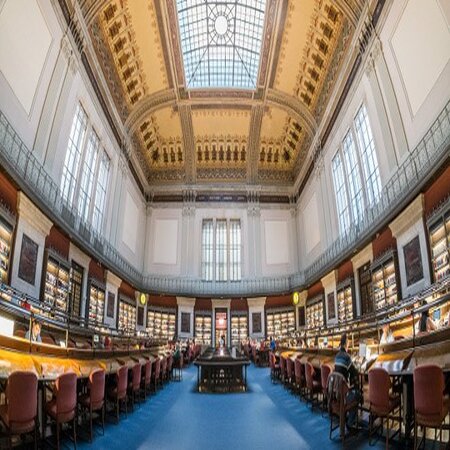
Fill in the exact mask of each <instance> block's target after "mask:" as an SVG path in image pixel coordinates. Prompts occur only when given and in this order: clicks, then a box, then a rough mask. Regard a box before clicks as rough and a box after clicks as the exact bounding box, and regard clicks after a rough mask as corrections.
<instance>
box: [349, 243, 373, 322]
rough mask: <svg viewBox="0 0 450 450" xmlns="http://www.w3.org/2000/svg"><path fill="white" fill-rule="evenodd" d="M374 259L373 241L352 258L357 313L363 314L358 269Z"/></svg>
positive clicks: (358, 314)
mask: <svg viewBox="0 0 450 450" xmlns="http://www.w3.org/2000/svg"><path fill="white" fill-rule="evenodd" d="M372 261H373V249H372V243H370V244H368V245H367V246H366V247H364V248H363V249H362V250H361V251H360V252H359V253H357V254H356V255H355V256H354V257H353V258H352V264H353V276H354V278H355V297H356V298H355V304H356V315H357V316H360V315H361V289H360V286H359V278H358V269H359V268H360V267H362V266H363V265H364V264H366V263H367V262H372Z"/></svg>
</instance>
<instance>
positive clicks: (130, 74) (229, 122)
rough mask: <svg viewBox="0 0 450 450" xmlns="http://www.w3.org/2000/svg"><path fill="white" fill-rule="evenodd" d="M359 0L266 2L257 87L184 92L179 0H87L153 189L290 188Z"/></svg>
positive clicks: (104, 62) (103, 59) (91, 24)
mask: <svg viewBox="0 0 450 450" xmlns="http://www.w3.org/2000/svg"><path fill="white" fill-rule="evenodd" d="M362 4H363V2H362V0H339V1H331V0H266V18H265V24H264V34H263V40H262V46H261V61H260V66H259V75H258V81H257V86H256V89H254V90H235V89H205V90H189V89H187V88H186V86H185V79H184V71H183V64H182V62H183V61H182V55H181V44H180V35H179V28H178V21H177V13H176V11H177V8H176V0H84V1H83V0H80V5H81V10H82V12H83V15H84V20H85V22H86V25H87V27H88V29H89V33H90V37H91V39H92V42H93V44H94V45H93V47H94V49H95V51H96V54H97V57H98V59H99V62H100V66H101V68H102V70H103V75H104V77H105V79H106V81H107V83H108V88H109V90H110V93H111V98H112V99H113V101H114V104H115V105H116V107H117V109H118V111H119V115H120V118H121V120H122V122H123V124H124V126H125V129H126V130H127V132H128V133H129V141H130V142H132V143H133V145H132V147H133V148H132V151H133V152H135V155H136V160H137V161H138V162H139V164H141V169H142V171H143V173H144V174H145V176H146V178H147V181H148V183H149V186H158V185H164V184H167V183H170V184H173V183H174V182H175V183H179V184H180V185H183V184H186V183H188V184H190V185H195V184H198V185H202V184H204V185H211V183H214V182H217V181H220V182H230V183H237V184H251V185H263V186H264V185H266V186H271V185H277V186H280V185H282V186H292V185H293V182H294V180H295V178H296V176H297V174H298V173H299V170H300V169H301V167H302V164H303V162H304V160H305V157H306V154H307V152H308V146H309V145H310V143H311V141H312V138H313V136H314V133H315V131H316V127H317V123H319V121H320V119H321V115H322V113H323V111H324V107H325V105H326V101H327V99H328V98H329V94H330V92H331V89H332V87H333V85H334V82H335V81H336V74H337V72H338V70H337V69H338V68H339V67H340V63H341V61H342V57H343V55H344V54H345V51H346V50H347V48H346V47H347V45H348V42H349V41H350V39H349V37H351V34H352V32H353V31H354V29H355V24H356V23H357V21H358V18H359V15H360V14H361V11H362Z"/></svg>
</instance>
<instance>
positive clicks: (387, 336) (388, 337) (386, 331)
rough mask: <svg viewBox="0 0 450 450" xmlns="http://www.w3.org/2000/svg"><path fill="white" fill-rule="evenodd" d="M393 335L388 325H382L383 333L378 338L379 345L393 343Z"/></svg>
mask: <svg viewBox="0 0 450 450" xmlns="http://www.w3.org/2000/svg"><path fill="white" fill-rule="evenodd" d="M394 340H395V339H394V335H393V333H392V331H391V327H390V325H389V324H388V323H385V324H384V325H383V333H382V335H381V338H380V344H389V343H391V342H394Z"/></svg>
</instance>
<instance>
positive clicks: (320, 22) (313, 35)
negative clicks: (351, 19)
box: [294, 0, 343, 111]
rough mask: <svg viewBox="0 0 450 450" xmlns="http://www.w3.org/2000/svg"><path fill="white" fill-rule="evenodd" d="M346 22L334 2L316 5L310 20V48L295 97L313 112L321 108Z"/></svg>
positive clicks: (299, 76) (306, 51)
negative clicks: (321, 96)
mask: <svg viewBox="0 0 450 450" xmlns="http://www.w3.org/2000/svg"><path fill="white" fill-rule="evenodd" d="M342 22H343V15H342V14H341V12H340V11H339V10H338V9H337V8H336V7H335V5H334V2H332V1H330V0H325V1H323V2H320V3H317V4H316V6H315V10H314V14H313V15H312V17H311V20H310V23H311V25H310V29H309V33H308V45H307V46H306V47H305V49H304V54H303V58H302V60H301V62H300V73H299V75H298V77H297V84H296V86H295V90H294V93H295V95H296V96H297V97H298V98H299V99H300V100H301V101H302V102H303V103H304V104H305V105H306V106H308V107H309V108H310V110H311V111H313V110H314V108H315V106H316V104H317V98H318V94H319V92H320V90H321V86H322V83H323V80H324V78H325V76H326V73H327V69H328V66H329V62H330V59H331V57H332V55H333V54H334V50H335V47H336V43H337V39H338V36H339V35H340V32H341V27H342Z"/></svg>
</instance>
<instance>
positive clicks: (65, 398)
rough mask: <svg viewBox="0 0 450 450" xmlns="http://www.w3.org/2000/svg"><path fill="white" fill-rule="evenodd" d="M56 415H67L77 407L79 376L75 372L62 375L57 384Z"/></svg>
mask: <svg viewBox="0 0 450 450" xmlns="http://www.w3.org/2000/svg"><path fill="white" fill-rule="evenodd" d="M55 387H56V389H55V393H56V413H57V414H67V413H71V412H72V411H75V408H76V407H77V375H76V374H75V373H74V372H67V373H63V374H61V375H60V376H59V377H58V378H57V379H56V382H55Z"/></svg>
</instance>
